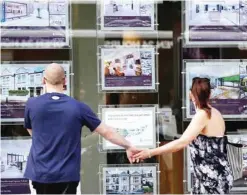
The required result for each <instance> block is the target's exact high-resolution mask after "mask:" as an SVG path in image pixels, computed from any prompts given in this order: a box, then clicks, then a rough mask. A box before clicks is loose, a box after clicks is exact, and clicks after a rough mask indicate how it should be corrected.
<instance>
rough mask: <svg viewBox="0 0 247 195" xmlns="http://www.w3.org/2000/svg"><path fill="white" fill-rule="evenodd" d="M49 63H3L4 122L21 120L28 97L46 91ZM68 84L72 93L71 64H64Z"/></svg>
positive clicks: (0, 86) (66, 89)
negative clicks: (70, 81) (46, 69)
mask: <svg viewBox="0 0 247 195" xmlns="http://www.w3.org/2000/svg"><path fill="white" fill-rule="evenodd" d="M46 65H47V64H1V74H0V94H1V120H2V122H20V121H23V118H24V109H25V103H26V101H27V100H28V98H32V97H37V96H40V95H42V94H43V93H44V89H43V84H42V78H43V74H44V70H45V67H46ZM63 66H64V69H65V72H66V81H67V82H66V84H65V86H64V92H65V94H67V95H70V93H69V92H70V85H69V64H64V65H63Z"/></svg>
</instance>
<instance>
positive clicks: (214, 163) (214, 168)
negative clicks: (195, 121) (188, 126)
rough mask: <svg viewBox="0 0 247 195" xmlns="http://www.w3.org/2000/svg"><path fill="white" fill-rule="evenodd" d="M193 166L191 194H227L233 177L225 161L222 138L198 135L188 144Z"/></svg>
mask: <svg viewBox="0 0 247 195" xmlns="http://www.w3.org/2000/svg"><path fill="white" fill-rule="evenodd" d="M190 155H191V161H192V164H193V174H194V183H193V190H192V193H193V194H227V193H229V191H230V189H231V187H232V183H233V176H232V171H231V168H230V166H229V163H228V160H227V151H226V141H225V138H224V137H207V136H205V135H199V136H198V137H197V138H196V139H195V140H193V141H192V143H191V144H190Z"/></svg>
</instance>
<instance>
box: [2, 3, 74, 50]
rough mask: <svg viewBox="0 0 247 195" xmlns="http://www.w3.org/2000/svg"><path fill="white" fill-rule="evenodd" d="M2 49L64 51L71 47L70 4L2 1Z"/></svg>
mask: <svg viewBox="0 0 247 195" xmlns="http://www.w3.org/2000/svg"><path fill="white" fill-rule="evenodd" d="M0 17H1V46H2V47H6V48H18V47H26V48H53V47H55V48H57V47H58V48H62V47H68V46H69V44H70V43H69V1H67V0H49V1H43V0H29V1H27V0H16V1H12V0H2V1H1V12H0Z"/></svg>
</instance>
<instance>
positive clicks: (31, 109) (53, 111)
mask: <svg viewBox="0 0 247 195" xmlns="http://www.w3.org/2000/svg"><path fill="white" fill-rule="evenodd" d="M100 123H101V121H100V120H99V119H98V117H97V116H96V115H95V114H94V113H93V111H92V110H91V109H90V108H89V106H87V105H86V104H84V103H81V102H79V101H77V100H75V99H73V98H71V97H69V96H67V95H65V94H62V93H46V94H44V95H41V96H39V97H36V98H30V99H29V100H28V101H27V104H26V108H25V128H27V129H32V146H31V150H30V154H29V156H28V162H27V167H26V171H25V174H24V177H25V178H27V179H30V180H32V181H36V182H40V183H59V182H71V181H80V165H81V129H82V127H83V126H84V125H85V126H87V127H88V128H89V129H90V130H91V131H94V130H95V129H96V128H97V127H98V126H99V125H100Z"/></svg>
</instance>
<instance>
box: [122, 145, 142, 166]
mask: <svg viewBox="0 0 247 195" xmlns="http://www.w3.org/2000/svg"><path fill="white" fill-rule="evenodd" d="M141 151H142V150H141V149H138V148H136V147H134V146H131V147H129V148H128V149H126V154H127V157H128V159H129V162H130V163H131V164H132V163H133V162H135V159H134V155H135V154H137V153H139V152H141Z"/></svg>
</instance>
